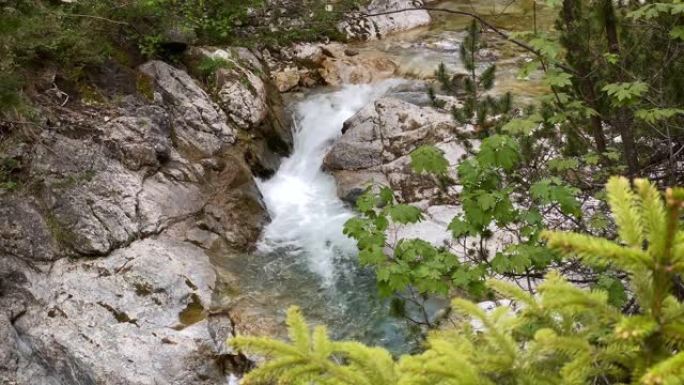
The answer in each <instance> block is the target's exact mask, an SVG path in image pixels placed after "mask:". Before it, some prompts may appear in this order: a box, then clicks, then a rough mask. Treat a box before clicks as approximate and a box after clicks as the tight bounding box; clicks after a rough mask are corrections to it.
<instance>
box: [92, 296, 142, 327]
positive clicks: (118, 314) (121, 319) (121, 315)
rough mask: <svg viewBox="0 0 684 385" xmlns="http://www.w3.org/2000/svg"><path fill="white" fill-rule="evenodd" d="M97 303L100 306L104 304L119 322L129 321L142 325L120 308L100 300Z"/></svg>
mask: <svg viewBox="0 0 684 385" xmlns="http://www.w3.org/2000/svg"><path fill="white" fill-rule="evenodd" d="M97 304H98V305H100V306H102V307H103V308H105V309H107V310H108V311H109V312H110V313H112V315H113V316H114V318H116V320H117V321H118V322H119V323H125V322H127V323H130V324H133V325H135V326H137V327H140V325H138V320H137V319H133V318H131V317H129V316H128V314H126V313H124V312H122V311H120V310H117V309H115V308H114V307H112V306H111V305H109V304H106V303H104V302H98V303H97Z"/></svg>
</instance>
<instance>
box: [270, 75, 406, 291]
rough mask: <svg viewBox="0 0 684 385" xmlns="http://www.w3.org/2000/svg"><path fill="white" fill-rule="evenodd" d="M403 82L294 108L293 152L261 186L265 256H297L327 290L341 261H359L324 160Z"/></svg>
mask: <svg viewBox="0 0 684 385" xmlns="http://www.w3.org/2000/svg"><path fill="white" fill-rule="evenodd" d="M400 82H401V81H399V80H387V81H384V82H380V83H376V84H364V85H347V86H344V87H343V88H342V89H340V90H338V91H334V92H328V93H320V94H316V95H313V96H310V97H308V98H307V99H305V100H303V101H301V102H299V103H298V104H297V105H296V106H295V121H296V125H295V130H294V151H293V153H292V155H291V156H290V157H289V158H287V159H285V160H283V162H282V164H281V166H280V169H279V170H278V172H277V173H276V174H275V175H274V176H273V177H272V178H270V179H268V180H265V181H259V188H260V189H261V192H262V194H263V196H264V202H265V203H266V207H267V208H268V212H269V214H270V215H271V218H272V222H271V223H270V224H269V225H268V226H267V227H266V229H265V230H264V233H263V237H262V241H261V242H260V244H259V249H260V250H261V251H267V252H269V251H272V250H274V249H275V248H278V249H286V250H289V252H291V253H298V254H299V255H300V257H303V258H306V259H307V265H308V267H309V269H310V270H311V271H312V272H314V273H315V274H317V275H318V276H319V277H320V278H321V281H322V283H323V284H324V285H328V286H329V285H331V284H333V283H334V280H335V277H336V269H337V268H338V267H337V264H336V261H337V260H338V259H340V258H344V257H345V256H350V255H354V253H355V252H356V247H355V245H354V243H353V242H352V241H351V240H350V239H349V238H347V237H345V236H344V235H343V234H342V227H343V225H344V222H345V221H346V220H347V219H349V218H350V217H351V216H352V215H353V214H352V212H351V211H350V210H349V209H348V208H347V207H345V205H344V204H343V203H342V201H340V199H339V198H338V197H337V193H336V186H335V181H334V179H333V178H332V177H331V176H330V175H328V174H326V173H324V172H323V171H322V170H321V165H322V163H323V158H324V156H325V153H326V149H327V148H328V146H329V145H330V144H331V142H332V141H333V140H334V139H335V138H337V137H338V136H339V135H341V129H342V125H343V124H344V122H345V121H346V120H347V119H349V118H350V117H351V116H353V115H354V114H355V113H356V112H357V111H358V110H360V109H361V108H363V107H364V106H365V105H367V104H368V103H370V102H372V101H373V100H374V99H376V98H378V97H380V96H382V95H383V94H385V93H386V92H388V90H389V89H390V88H391V87H393V86H396V85H397V84H400Z"/></svg>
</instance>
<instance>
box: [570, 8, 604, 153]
mask: <svg viewBox="0 0 684 385" xmlns="http://www.w3.org/2000/svg"><path fill="white" fill-rule="evenodd" d="M580 6H581V5H580V3H579V2H578V1H577V0H564V1H563V22H564V23H565V28H566V30H567V31H573V30H574V29H575V28H576V23H577V22H578V21H579V18H580V15H579V13H581V11H580V9H579V8H578V7H580ZM565 45H566V48H567V49H568V58H569V62H570V64H571V65H572V66H573V67H574V69H575V71H576V72H577V73H576V79H577V84H576V87H577V90H578V91H579V95H580V96H581V97H582V99H584V102H585V103H586V104H587V106H589V107H591V108H592V109H594V111H596V112H600V108H599V103H598V100H599V99H598V97H597V96H596V85H595V82H594V79H593V77H592V75H591V72H592V71H591V65H590V63H589V62H588V61H587V60H586V57H588V56H587V55H584V51H586V50H584V49H583V48H582V46H581V44H580V42H579V41H578V40H577V39H572V38H571V39H568V41H566V44H565ZM590 124H591V132H590V134H591V136H592V137H593V138H594V143H595V145H596V151H597V152H599V153H601V154H602V153H604V152H606V137H605V135H604V133H603V121H602V120H601V117H600V116H596V115H593V116H592V117H591V119H590Z"/></svg>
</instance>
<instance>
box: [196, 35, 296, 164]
mask: <svg viewBox="0 0 684 385" xmlns="http://www.w3.org/2000/svg"><path fill="white" fill-rule="evenodd" d="M186 56H187V57H186V60H187V61H189V62H190V66H191V67H192V66H197V64H198V63H201V62H202V61H203V60H207V59H209V60H214V61H219V63H220V64H219V65H218V68H217V70H216V72H215V73H214V74H212V75H211V76H210V77H211V79H212V81H211V83H213V84H212V85H211V87H212V89H213V93H214V94H215V95H216V98H217V99H218V104H219V105H220V107H221V108H222V109H223V110H224V111H226V114H227V117H228V120H229V121H230V122H231V123H232V124H233V125H235V126H236V127H238V128H239V129H242V130H243V132H245V133H246V134H248V135H249V141H248V143H247V146H248V151H247V153H246V161H247V162H248V164H249V166H250V167H251V168H252V170H253V171H254V172H255V173H256V174H257V175H259V176H261V177H266V176H270V175H272V174H273V173H275V171H276V170H277V168H278V166H279V164H280V157H283V156H287V155H289V154H290V151H291V150H292V145H293V139H292V133H291V132H290V130H289V127H290V125H291V122H290V117H289V115H287V114H286V113H285V110H284V106H283V101H282V99H281V97H280V93H279V86H278V84H276V82H275V81H273V80H271V76H270V73H269V69H268V66H267V65H265V64H264V63H263V62H262V60H261V59H260V58H259V57H257V56H256V55H255V54H254V53H252V52H251V51H250V50H248V49H245V48H231V49H220V48H213V47H193V48H192V49H190V50H189V52H188V54H187V55H186Z"/></svg>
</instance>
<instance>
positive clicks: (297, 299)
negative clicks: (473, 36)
mask: <svg viewBox="0 0 684 385" xmlns="http://www.w3.org/2000/svg"><path fill="white" fill-rule="evenodd" d="M473 4H475V5H473ZM497 4H498V5H497ZM436 7H443V8H449V9H456V10H459V9H461V10H464V9H466V10H471V11H473V10H475V11H477V12H480V13H483V14H486V13H487V12H489V11H491V12H494V14H500V16H499V19H497V23H498V24H501V25H503V26H504V27H509V28H512V29H520V28H522V27H523V26H526V27H529V25H525V23H526V22H527V23H529V19H530V16H529V15H525V14H524V11H525V10H522V9H516V8H512V6H510V5H508V6H506V5H505V4H504V3H503V2H501V1H479V2H464V1H445V2H440V3H438V4H437V5H436ZM542 16H543V14H542ZM433 18H434V22H433V24H432V25H431V26H430V27H429V28H423V29H418V30H414V31H410V32H406V33H402V34H398V35H396V36H391V37H389V38H388V39H386V40H382V41H378V42H371V43H365V44H361V45H355V46H354V48H356V49H359V50H372V51H374V52H378V53H380V54H382V55H386V56H388V57H389V58H391V59H392V60H393V61H395V62H396V63H398V64H399V73H400V74H401V75H402V77H404V78H413V77H419V78H424V77H426V75H429V74H431V73H433V72H434V70H435V69H436V67H437V66H438V65H439V63H440V62H444V63H445V64H446V65H447V67H448V68H449V69H450V70H451V71H458V70H462V65H461V63H460V61H459V59H458V44H459V43H460V41H461V40H462V38H463V36H464V34H463V32H462V31H463V29H464V27H465V26H466V25H467V22H468V19H467V18H462V17H461V18H459V17H456V18H447V17H444V15H433ZM502 20H503V21H505V22H502ZM541 20H545V19H543V18H542V19H541ZM547 22H549V21H548V20H547ZM502 23H503V24H502ZM492 46H493V47H494V48H493V51H496V52H497V53H498V55H497V57H495V58H493V59H490V60H491V61H495V62H496V63H497V65H498V66H499V68H500V70H499V78H497V86H496V91H497V92H505V91H511V92H513V93H514V94H516V95H518V96H520V95H522V96H532V95H534V94H536V93H537V92H538V91H539V89H538V88H535V87H538V85H536V84H537V83H538V82H534V81H532V82H523V81H520V80H518V79H517V78H516V67H517V62H516V61H517V60H519V59H520V55H521V53H520V52H519V51H515V50H510V49H509V51H503V50H502V49H501V47H500V46H499V45H496V44H493V45H492ZM406 83H410V80H399V79H394V80H385V81H382V82H380V83H374V84H370V85H369V84H366V85H345V86H343V87H341V88H338V89H319V90H314V91H313V92H311V93H308V94H306V95H304V96H303V97H302V98H301V99H299V100H297V101H295V102H293V103H291V105H290V109H291V112H292V114H293V116H294V120H295V123H296V124H295V128H294V130H293V131H294V150H293V153H292V155H291V156H290V157H289V158H287V159H284V160H283V162H282V164H281V166H280V169H279V170H278V172H277V173H276V174H275V175H274V176H273V177H271V178H270V179H268V180H261V181H259V188H260V190H261V193H262V195H263V197H264V202H265V204H266V206H267V209H268V211H269V214H270V216H271V218H272V222H271V223H270V224H269V225H268V226H267V227H266V228H265V230H264V232H263V234H262V238H261V241H260V243H259V245H258V248H257V251H256V252H255V253H253V254H252V255H249V256H245V257H244V258H240V259H239V260H236V261H235V262H234V263H233V264H232V265H233V266H231V269H230V270H231V271H233V273H234V274H235V275H236V276H237V277H239V281H240V284H239V287H240V294H241V298H242V301H243V303H249V304H248V305H246V306H247V307H248V308H249V311H248V312H249V313H251V317H252V318H251V319H252V320H259V322H264V323H265V324H268V325H267V326H264V325H257V326H255V328H256V329H259V330H257V331H258V332H261V333H266V334H270V335H274V334H275V335H280V336H284V334H283V332H284V328H283V327H282V326H283V325H282V320H283V318H284V313H285V310H286V309H287V308H288V307H289V306H291V305H298V306H300V307H301V308H302V310H303V313H304V315H305V316H306V317H307V319H308V320H309V321H310V322H311V323H322V324H326V325H327V326H328V327H329V330H330V331H331V333H332V336H333V337H334V338H345V339H356V340H359V341H362V342H365V343H370V344H373V345H381V346H384V347H386V348H388V349H390V350H391V351H392V352H393V353H395V354H399V353H403V352H407V351H411V350H413V349H415V348H416V347H418V344H419V338H418V336H419V333H418V331H417V330H416V328H414V327H410V325H408V324H407V323H406V321H405V320H402V319H398V318H394V317H392V316H390V314H389V313H390V312H389V302H388V300H387V299H383V298H380V297H379V296H378V294H377V289H376V286H375V277H374V275H373V273H372V271H369V270H367V269H363V268H361V267H360V266H359V265H358V263H357V261H356V247H355V244H354V242H353V241H352V240H350V239H348V238H347V237H345V236H344V235H343V234H342V228H343V225H344V222H345V221H346V220H347V219H349V218H350V217H351V216H352V215H354V214H353V212H352V211H351V209H350V208H349V207H348V206H347V205H345V204H344V203H343V202H342V201H341V200H340V199H339V198H338V197H337V194H336V186H335V181H334V179H333V178H332V177H331V176H329V175H327V174H325V173H324V172H323V171H322V170H321V165H322V160H323V157H324V156H325V152H326V149H327V147H328V146H329V145H330V144H331V143H332V141H333V140H334V139H335V138H337V137H338V136H339V135H341V129H342V125H343V123H344V122H345V120H347V119H348V118H350V117H351V116H353V115H354V114H355V113H356V112H357V111H359V110H360V109H361V108H363V107H364V106H365V105H367V104H368V103H371V102H372V101H373V100H375V99H377V98H378V97H381V96H383V95H386V94H388V93H389V94H391V93H392V92H393V88H395V87H397V86H399V85H401V84H406ZM431 310H433V311H434V310H436V309H431ZM264 320H269V321H264ZM276 320H277V321H276Z"/></svg>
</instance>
